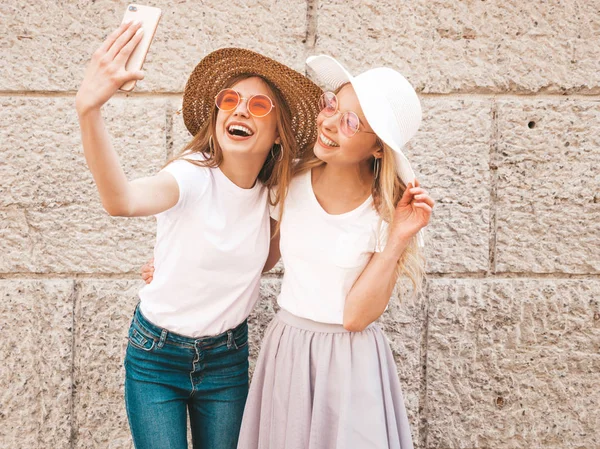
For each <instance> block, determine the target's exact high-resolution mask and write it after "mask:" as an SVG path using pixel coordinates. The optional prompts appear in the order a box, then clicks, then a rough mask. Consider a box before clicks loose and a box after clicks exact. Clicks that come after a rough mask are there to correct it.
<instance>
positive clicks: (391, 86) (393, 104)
mask: <svg viewBox="0 0 600 449" xmlns="http://www.w3.org/2000/svg"><path fill="white" fill-rule="evenodd" d="M307 64H308V66H309V68H310V69H311V70H312V71H313V73H314V77H315V78H316V79H317V80H319V81H320V82H322V84H325V85H326V86H327V87H329V88H331V89H333V90H334V91H335V93H333V92H325V93H324V94H323V96H322V99H321V113H320V114H319V117H318V119H317V126H318V133H319V135H318V140H317V143H316V145H315V146H314V153H313V154H307V155H305V157H304V158H303V160H302V161H301V162H300V164H299V165H298V166H297V167H296V175H295V177H294V179H293V180H292V183H291V184H290V186H289V190H288V194H287V197H286V199H285V210H284V211H281V210H279V208H277V207H275V208H274V210H273V212H272V216H273V217H274V218H276V219H278V220H280V231H281V239H280V244H279V245H280V246H279V247H280V248H281V255H282V257H283V262H284V265H285V274H284V277H283V283H282V288H281V294H280V295H279V297H278V304H279V306H280V311H279V312H278V314H277V315H276V317H275V319H274V320H273V322H272V323H271V324H270V326H269V328H268V329H267V331H266V333H265V337H264V340H263V343H262V348H261V352H260V355H259V358H258V361H257V365H256V369H255V371H254V376H253V378H252V382H251V386H250V393H249V396H248V401H247V404H246V409H245V412H244V419H243V422H242V428H241V433H240V440H239V444H238V448H239V449H255V448H260V449H276V448H277V449H279V448H286V449H334V448H338V449H346V448H357V449H359V448H360V449H367V448H373V449H383V448H394V449H396V448H400V449H409V448H412V447H413V445H412V438H411V432H410V428H409V423H408V419H407V414H406V410H405V406H404V402H403V397H402V392H401V388H400V382H399V380H398V376H397V372H396V364H395V362H394V358H393V356H392V352H391V350H390V347H389V344H388V342H387V340H386V338H385V336H384V335H383V333H382V331H381V330H380V328H379V327H378V326H377V325H376V324H375V323H374V321H375V320H376V319H377V318H379V316H380V315H381V314H382V313H383V312H384V310H385V309H386V307H387V305H388V302H389V300H390V296H391V294H392V290H393V287H394V285H395V283H396V280H397V278H398V276H399V275H400V274H405V275H408V277H409V278H410V279H411V280H412V282H413V284H414V287H416V288H417V289H418V288H419V286H420V284H421V279H422V276H423V271H424V266H423V258H422V256H421V254H420V246H422V244H423V241H422V228H423V227H425V226H426V225H427V223H428V222H429V219H430V216H431V213H432V208H433V206H434V201H433V200H432V199H431V197H430V196H429V195H428V194H427V192H426V191H425V190H424V189H422V188H421V187H419V183H418V181H417V180H416V179H415V175H414V173H413V170H412V169H411V166H410V164H409V162H408V160H407V159H406V157H405V156H404V154H403V153H402V147H403V146H404V144H406V142H408V140H409V139H410V138H411V137H412V136H413V135H414V134H415V133H416V132H417V129H418V127H419V124H420V121H421V107H420V103H419V99H418V97H417V94H416V92H415V91H414V89H413V88H412V86H411V85H410V84H409V83H408V81H407V80H406V79H405V78H404V77H403V76H402V75H401V74H399V73H398V72H396V71H394V70H392V69H389V68H378V69H372V70H368V71H366V72H364V73H362V74H360V75H358V76H356V77H352V76H351V75H350V74H349V73H348V72H347V71H346V70H345V69H344V68H343V67H342V66H341V65H340V64H339V63H338V62H337V61H336V60H335V59H333V58H331V57H328V56H316V57H311V58H309V59H308V60H307ZM272 247H276V245H272Z"/></svg>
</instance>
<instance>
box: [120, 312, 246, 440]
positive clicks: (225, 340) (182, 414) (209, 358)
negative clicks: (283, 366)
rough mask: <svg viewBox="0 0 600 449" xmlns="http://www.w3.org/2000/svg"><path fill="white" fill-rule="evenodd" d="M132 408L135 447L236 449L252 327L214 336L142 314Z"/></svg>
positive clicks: (137, 318) (129, 374)
mask: <svg viewBox="0 0 600 449" xmlns="http://www.w3.org/2000/svg"><path fill="white" fill-rule="evenodd" d="M124 365H125V407H126V409H127V418H128V420H129V427H130V429H131V434H132V436H133V443H134V445H135V447H136V449H187V413H186V412H189V416H190V425H191V431H192V441H193V447H194V449H209V448H210V449H235V448H236V446H237V441H238V436H239V431H240V425H241V421H242V414H243V412H244V405H245V403H246V397H247V395H248V323H247V322H246V321H244V322H243V323H242V324H240V325H239V326H237V327H236V328H235V329H231V330H228V331H226V332H224V333H222V334H221V335H217V336H214V337H202V338H191V337H186V336H183V335H179V334H176V333H173V332H170V331H168V330H166V329H162V328H160V327H158V326H156V325H155V324H153V323H151V322H149V321H148V320H147V319H146V318H144V316H143V315H142V313H141V312H140V310H139V304H138V306H137V307H136V309H135V313H134V315H133V319H132V321H131V326H130V328H129V342H128V345H127V353H126V354H125V362H124Z"/></svg>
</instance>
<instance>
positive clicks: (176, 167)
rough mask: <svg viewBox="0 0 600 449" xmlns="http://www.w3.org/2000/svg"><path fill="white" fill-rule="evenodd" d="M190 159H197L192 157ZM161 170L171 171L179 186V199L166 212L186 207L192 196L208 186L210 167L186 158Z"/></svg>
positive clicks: (194, 196)
mask: <svg viewBox="0 0 600 449" xmlns="http://www.w3.org/2000/svg"><path fill="white" fill-rule="evenodd" d="M190 159H196V158H192V157H190ZM161 172H167V173H170V174H171V175H172V176H173V177H174V178H175V181H177V185H178V187H179V199H178V200H177V204H175V206H173V207H172V208H171V209H169V210H167V211H165V212H173V211H176V210H181V209H183V208H185V207H186V206H187V205H188V204H189V203H190V199H191V198H197V197H198V196H199V195H202V193H204V191H205V190H206V188H207V187H208V183H209V177H210V169H209V168H208V167H200V166H198V165H195V164H192V163H191V162H188V161H186V160H184V159H178V160H176V161H173V162H171V163H170V164H169V165H167V166H166V167H165V168H163V169H162V170H161Z"/></svg>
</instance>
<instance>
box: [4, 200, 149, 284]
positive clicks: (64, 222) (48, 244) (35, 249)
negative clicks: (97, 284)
mask: <svg viewBox="0 0 600 449" xmlns="http://www.w3.org/2000/svg"><path fill="white" fill-rule="evenodd" d="M0 216H6V217H8V218H9V221H8V222H7V223H6V224H4V223H3V224H2V225H0V236H2V235H7V236H8V238H7V239H6V240H4V239H3V240H2V243H1V244H0V249H3V250H6V251H7V253H8V254H9V255H10V257H6V258H5V257H2V258H1V259H0V273H11V272H21V273H22V272H35V273H131V272H133V273H137V272H138V271H139V269H140V268H141V266H142V265H143V264H144V263H145V262H146V261H148V259H150V258H151V257H152V249H153V246H154V235H155V228H156V225H155V220H154V219H153V218H114V217H110V216H108V215H107V214H106V212H104V210H102V209H101V206H100V205H96V204H94V205H79V204H73V205H70V206H63V207H58V208H52V209H48V208H43V207H39V206H37V207H35V208H33V209H28V210H24V209H22V208H13V207H11V208H9V209H8V210H6V211H0ZM5 226H6V228H5ZM21 245H23V246H21Z"/></svg>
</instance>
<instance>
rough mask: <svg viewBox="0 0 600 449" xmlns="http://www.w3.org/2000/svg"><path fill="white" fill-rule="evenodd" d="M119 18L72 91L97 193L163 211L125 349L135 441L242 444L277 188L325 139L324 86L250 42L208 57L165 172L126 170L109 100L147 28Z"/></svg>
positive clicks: (107, 200) (110, 204) (149, 211)
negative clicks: (250, 329)
mask: <svg viewBox="0 0 600 449" xmlns="http://www.w3.org/2000/svg"><path fill="white" fill-rule="evenodd" d="M139 29H140V26H139V24H123V25H122V26H121V27H119V28H118V29H117V30H115V31H114V32H113V33H112V34H111V35H110V36H109V37H108V38H107V39H106V41H105V42H104V43H103V44H102V46H101V47H100V48H99V49H98V50H97V51H96V52H95V53H94V55H93V56H92V60H91V62H90V64H89V65H88V67H87V70H86V72H85V75H84V80H83V82H82V84H81V87H80V89H79V91H78V93H77V96H76V108H77V112H78V116H79V122H80V128H81V135H82V143H83V148H84V153H85V157H86V160H87V163H88V166H89V168H90V170H91V172H92V175H93V177H94V180H95V182H96V185H97V187H98V191H99V193H100V198H101V200H102V204H103V206H104V208H105V209H106V211H107V212H108V213H110V214H111V215H114V216H127V217H132V216H149V215H154V216H155V217H156V220H157V237H156V247H155V261H156V272H155V275H154V282H153V283H152V284H151V285H147V286H145V287H144V288H143V289H142V290H141V291H140V293H139V296H140V303H139V304H138V306H137V307H136V309H135V312H134V314H133V318H132V321H131V326H130V329H129V343H128V346H127V351H126V355H125V362H124V363H125V373H126V378H125V402H126V409H127V415H128V419H129V424H130V428H131V431H132V435H133V441H134V445H135V447H136V448H138V449H149V448H157V449H158V448H160V449H165V448H176V449H179V448H186V447H187V438H186V433H187V423H186V421H187V413H188V412H189V417H190V423H191V432H192V437H193V443H194V447H195V448H210V449H221V448H223V449H225V448H228V449H229V448H234V447H235V446H236V443H237V437H238V432H239V426H240V421H241V416H242V412H243V408H244V404H245V401H246V396H247V392H248V346H247V322H246V319H247V317H248V314H249V313H250V310H251V309H252V307H253V305H254V303H255V302H256V300H257V297H258V288H259V280H260V275H261V272H262V270H263V268H264V269H269V268H270V267H272V266H273V265H274V263H275V262H276V261H275V262H274V261H272V260H267V257H268V252H269V240H270V231H269V230H270V223H269V204H268V203H269V195H268V189H269V187H271V186H273V185H278V186H279V194H278V195H275V196H274V197H273V198H272V204H273V205H275V204H278V202H279V201H280V198H281V197H283V196H285V190H286V186H287V184H289V180H290V176H291V169H290V166H291V160H292V158H293V157H294V155H295V154H297V153H298V152H302V151H305V149H306V148H305V147H306V146H307V145H308V144H309V143H310V142H313V141H314V139H315V138H316V130H315V129H314V121H315V119H316V116H317V114H318V110H317V103H318V99H319V96H320V94H321V90H320V89H319V88H318V87H317V86H316V85H315V84H313V83H311V82H310V81H309V80H307V79H306V78H305V77H304V76H303V75H301V74H299V73H297V72H295V71H293V70H291V69H290V68H288V67H286V66H284V65H282V64H279V63H277V62H275V61H273V60H271V59H269V58H266V57H264V56H262V55H259V54H256V53H254V52H251V51H248V50H243V49H223V50H218V51H216V52H213V53H211V54H209V55H208V56H206V57H205V58H204V59H203V60H202V61H200V63H199V64H198V65H197V66H196V68H195V69H194V71H193V72H192V74H191V75H190V77H189V79H188V81H187V84H186V88H185V92H184V97H183V118H184V121H185V124H186V126H187V128H188V130H189V131H190V133H191V134H192V135H193V136H194V138H193V139H192V141H191V142H190V143H189V144H188V145H187V146H186V147H185V148H184V150H183V152H182V154H181V155H179V156H178V157H176V158H175V159H174V160H173V161H170V163H168V164H167V165H166V166H165V167H164V168H163V169H162V170H161V171H160V172H159V173H158V174H156V175H154V176H150V177H146V178H141V179H136V180H134V181H128V180H127V179H126V176H125V174H124V172H123V169H122V167H121V165H120V163H119V160H118V156H117V153H116V152H115V150H114V149H113V147H112V145H111V142H110V136H109V134H108V132H107V130H106V128H105V125H104V122H103V119H102V115H101V111H100V110H101V107H102V105H103V104H104V103H106V102H107V101H108V100H109V99H110V98H111V97H112V96H113V95H114V94H115V92H116V91H117V89H118V88H119V86H121V85H123V83H125V82H127V81H129V80H132V79H136V80H139V79H142V78H143V74H142V73H140V72H128V71H126V70H125V61H127V58H128V56H129V55H130V54H131V52H132V50H133V49H134V48H135V46H136V45H137V43H138V42H139V40H140V38H141V33H140V32H139V31H138V30H139Z"/></svg>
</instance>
